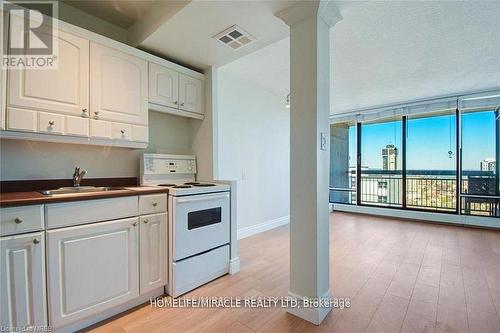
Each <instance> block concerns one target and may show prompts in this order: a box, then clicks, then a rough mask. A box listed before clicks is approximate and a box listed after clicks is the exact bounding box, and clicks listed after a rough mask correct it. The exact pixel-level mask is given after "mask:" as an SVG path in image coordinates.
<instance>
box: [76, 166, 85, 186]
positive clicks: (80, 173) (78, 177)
mask: <svg viewBox="0 0 500 333" xmlns="http://www.w3.org/2000/svg"><path fill="white" fill-rule="evenodd" d="M86 173H87V171H85V170H82V171H80V167H78V166H77V167H76V168H75V173H74V174H73V186H74V187H78V186H80V182H81V181H82V178H83V176H85V174H86Z"/></svg>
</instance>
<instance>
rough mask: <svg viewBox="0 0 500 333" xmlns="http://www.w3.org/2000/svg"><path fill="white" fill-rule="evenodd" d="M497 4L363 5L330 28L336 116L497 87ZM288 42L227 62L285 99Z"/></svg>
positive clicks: (345, 10) (499, 74) (345, 12)
mask: <svg viewBox="0 0 500 333" xmlns="http://www.w3.org/2000/svg"><path fill="white" fill-rule="evenodd" d="M498 13H500V2H499V1H491V2H487V1H465V2H445V1H443V2H441V1H436V2H419V1H409V2H406V1H405V2H396V1H394V2H392V1H382V2H366V3H362V4H361V5H358V6H350V7H346V8H343V10H342V14H343V16H344V19H343V20H342V21H340V22H339V23H337V25H336V26H335V27H334V28H333V29H332V31H331V57H332V66H331V69H332V76H331V77H332V84H331V89H332V95H331V96H332V102H331V103H332V110H331V112H332V113H338V112H345V111H350V110H354V109H358V108H364V107H373V106H377V105H383V104H390V103H398V102H404V101H408V100H414V99H420V98H428V97H434V96H439V95H446V94H454V93H459V92H467V91H476V90H481V89H487V88H496V87H500V56H499V55H500V42H499V41H500V25H499V24H498ZM289 52H290V49H289V40H288V38H286V39H284V40H281V41H279V42H278V43H276V44H273V45H270V46H267V47H265V48H263V49H260V50H258V51H257V52H255V53H253V54H250V55H248V56H245V57H243V58H241V59H238V60H236V61H234V62H232V63H230V64H228V65H226V66H224V67H223V70H227V71H231V72H232V73H233V74H235V75H238V76H240V77H241V78H243V79H246V80H249V81H252V82H254V83H256V84H259V85H260V86H262V87H263V88H265V89H267V90H269V91H272V92H274V93H276V94H279V95H281V96H283V99H285V96H286V94H287V93H288V91H289V80H290V79H289V77H290V69H289Z"/></svg>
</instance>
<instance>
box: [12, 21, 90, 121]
mask: <svg viewBox="0 0 500 333" xmlns="http://www.w3.org/2000/svg"><path fill="white" fill-rule="evenodd" d="M12 18H17V17H16V16H13V17H12ZM17 19H19V18H17ZM11 22H13V20H11ZM44 33H46V34H52V32H51V30H49V29H48V28H47V29H46V30H45V31H44ZM56 35H57V44H58V48H59V51H58V58H57V59H58V60H57V67H56V68H53V69H30V68H24V69H21V68H20V69H10V70H9V73H8V89H7V90H8V104H7V109H8V113H10V112H11V111H10V110H11V109H28V110H37V111H49V112H52V113H62V114H67V115H73V116H79V117H80V116H81V117H87V116H88V109H89V105H88V103H89V41H88V40H87V39H84V38H81V37H78V36H75V35H72V34H69V33H66V32H65V31H62V30H59V31H58V33H57V34H56Z"/></svg>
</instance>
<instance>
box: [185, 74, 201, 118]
mask: <svg viewBox="0 0 500 333" xmlns="http://www.w3.org/2000/svg"><path fill="white" fill-rule="evenodd" d="M203 96H204V93H203V82H202V81H201V80H198V79H195V78H192V77H190V76H187V75H185V74H182V73H180V74H179V109H181V110H184V111H188V112H195V113H203V110H204V108H203V101H204V99H203Z"/></svg>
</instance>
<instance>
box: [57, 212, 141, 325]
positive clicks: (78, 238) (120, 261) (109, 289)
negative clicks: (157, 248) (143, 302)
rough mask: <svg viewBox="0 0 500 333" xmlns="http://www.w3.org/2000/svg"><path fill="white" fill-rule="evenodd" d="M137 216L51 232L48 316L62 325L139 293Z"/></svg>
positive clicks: (125, 300)
mask: <svg viewBox="0 0 500 333" xmlns="http://www.w3.org/2000/svg"><path fill="white" fill-rule="evenodd" d="M138 229H139V226H138V218H129V219H123V220H116V221H111V222H101V223H95V224H88V225H84V226H77V227H69V228H62V229H56V230H50V231H47V269H48V275H47V276H48V294H49V317H50V321H51V325H54V326H55V327H61V326H63V325H66V324H69V323H72V322H75V321H77V320H80V319H82V318H85V317H87V316H91V315H95V314H98V313H100V312H102V311H104V310H107V309H109V308H112V307H114V306H116V305H119V304H122V303H124V302H127V301H129V300H131V299H134V298H135V297H137V296H138V295H139V253H138V251H139V242H138V236H139V232H138Z"/></svg>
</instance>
